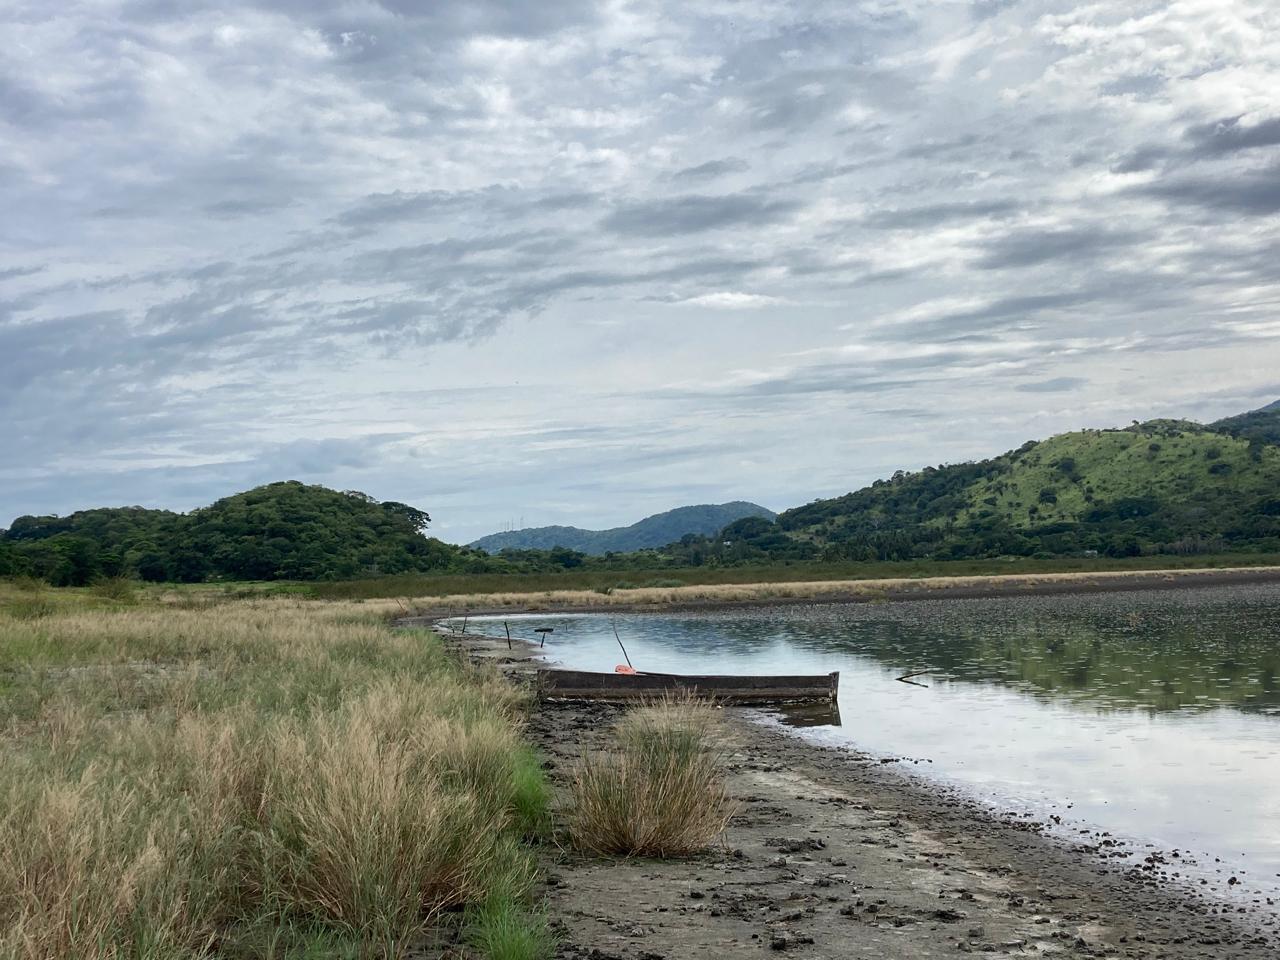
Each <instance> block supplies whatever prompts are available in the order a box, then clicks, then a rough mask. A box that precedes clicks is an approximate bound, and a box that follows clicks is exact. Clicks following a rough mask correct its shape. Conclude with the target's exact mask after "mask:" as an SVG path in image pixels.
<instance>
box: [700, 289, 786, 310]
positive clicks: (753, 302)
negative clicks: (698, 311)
mask: <svg viewBox="0 0 1280 960" xmlns="http://www.w3.org/2000/svg"><path fill="white" fill-rule="evenodd" d="M678 302H679V303H687V304H692V305H693V306H695V307H714V308H716V309H718V310H754V309H757V308H759V307H770V306H775V305H776V304H779V303H782V302H783V301H782V300H780V299H778V298H777V297H769V296H765V295H764V294H762V293H740V292H738V291H736V290H719V291H717V292H715V293H702V294H699V295H698V296H696V297H688V298H686V299H684V300H680V301H678Z"/></svg>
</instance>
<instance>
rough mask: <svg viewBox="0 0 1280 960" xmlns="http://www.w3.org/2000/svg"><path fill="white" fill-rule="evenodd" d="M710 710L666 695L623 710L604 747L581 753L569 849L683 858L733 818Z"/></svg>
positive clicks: (713, 714) (573, 789)
mask: <svg viewBox="0 0 1280 960" xmlns="http://www.w3.org/2000/svg"><path fill="white" fill-rule="evenodd" d="M717 727H718V725H717V722H716V712H715V707H714V706H713V705H711V704H708V703H705V702H699V701H696V700H693V699H692V698H688V697H683V698H669V699H665V700H661V701H658V702H655V703H652V704H649V705H647V706H643V707H639V708H637V709H635V710H633V711H632V712H631V713H629V714H628V715H627V716H625V717H624V718H623V720H622V721H621V722H620V723H619V724H618V725H617V727H616V728H615V730H614V743H613V745H612V747H611V749H608V750H605V751H603V752H600V753H597V754H594V755H591V756H588V757H585V758H584V759H583V760H581V761H580V762H579V763H578V765H577V767H576V768H575V770H574V773H573V780H572V783H571V787H570V793H571V810H570V825H569V826H570V835H571V837H572V840H573V843H574V845H575V846H577V847H579V848H580V849H582V850H585V851H587V852H590V853H595V854H603V855H624V856H625V855H637V856H648V857H672V856H687V855H690V854H694V853H697V852H699V851H702V850H705V849H706V848H707V847H708V846H710V845H711V844H712V843H713V842H714V841H715V840H716V838H717V837H719V836H720V835H721V833H723V832H724V828H725V826H726V825H727V824H728V822H729V818H730V817H731V816H732V812H733V811H732V805H731V804H730V802H729V797H728V793H727V791H726V787H725V778H724V763H723V750H724V747H723V743H722V740H721V738H720V736H719V733H718V729H717Z"/></svg>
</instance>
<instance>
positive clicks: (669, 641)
mask: <svg viewBox="0 0 1280 960" xmlns="http://www.w3.org/2000/svg"><path fill="white" fill-rule="evenodd" d="M503 619H506V620H507V621H508V622H509V623H510V625H511V629H512V631H513V632H514V633H516V634H518V635H520V636H526V637H531V636H534V634H533V631H534V629H536V628H538V627H551V628H553V629H554V633H552V634H550V639H549V640H548V641H547V646H546V654H547V657H548V659H550V660H551V661H553V662H554V663H557V664H560V665H563V666H566V667H571V668H574V669H587V670H604V671H612V669H613V667H614V666H615V664H617V663H620V662H622V654H621V652H620V651H619V649H618V645H617V641H616V640H615V638H614V627H615V626H616V628H617V630H618V632H619V634H620V636H621V638H622V640H623V641H624V642H625V643H626V646H627V650H628V652H629V654H630V657H631V660H632V662H633V663H634V664H635V665H636V667H637V668H638V669H641V670H646V669H647V670H655V671H664V672H689V673H729V674H747V673H753V674H759V673H825V672H828V671H830V670H839V671H840V672H841V683H840V715H841V725H840V726H838V727H837V726H830V725H827V726H816V727H797V728H795V733H796V735H797V736H803V737H806V738H810V739H813V740H817V741H820V742H822V743H825V744H829V745H838V746H844V747H848V748H850V749H854V750H857V751H860V752H864V753H869V754H872V755H876V756H881V757H884V758H886V759H887V758H898V759H899V760H904V761H907V762H905V763H900V764H899V766H901V767H903V768H905V769H906V770H907V771H908V772H909V773H910V774H911V775H913V776H920V777H923V778H925V779H927V780H931V781H935V782H941V783H944V784H946V785H948V786H952V787H957V788H960V789H962V790H963V791H965V792H966V793H968V794H970V795H972V796H975V797H977V798H979V799H982V800H984V801H987V802H988V803H990V804H992V805H993V806H995V807H997V808H999V809H1001V810H1005V811H1011V812H1016V813H1019V814H1021V815H1026V816H1032V817H1036V818H1038V819H1043V820H1046V821H1047V822H1054V821H1053V820H1051V818H1057V820H1060V825H1059V826H1058V827H1056V828H1055V830H1056V831H1057V832H1059V833H1061V834H1064V835H1077V836H1078V835H1079V834H1080V833H1081V832H1088V834H1089V835H1090V836H1096V835H1097V834H1102V833H1109V834H1112V835H1113V836H1116V837H1121V838H1127V839H1128V840H1130V841H1132V842H1133V843H1134V844H1135V845H1136V846H1137V848H1138V849H1137V851H1136V854H1135V856H1140V855H1141V852H1142V850H1143V849H1147V848H1149V847H1155V848H1158V849H1160V850H1163V851H1166V852H1171V851H1174V850H1177V851H1178V852H1179V857H1178V858H1177V859H1178V863H1179V868H1180V872H1182V873H1183V876H1192V877H1196V878H1198V879H1200V880H1206V881H1207V884H1208V885H1210V886H1212V887H1214V888H1217V887H1218V886H1219V885H1221V884H1226V882H1227V881H1228V879H1229V878H1231V877H1234V878H1236V879H1237V881H1238V883H1237V884H1232V885H1231V886H1232V888H1233V889H1232V892H1233V893H1234V894H1235V895H1237V896H1240V895H1246V896H1254V897H1265V896H1271V897H1273V898H1276V895H1277V891H1280V880H1278V879H1277V878H1278V877H1280V585H1274V584H1264V585H1252V586H1235V587H1209V588H1190V589H1186V590H1177V591H1133V592H1125V593H1109V594H1079V595H1067V596H1063V595H1057V596H1043V597H1015V598H1001V599H984V600H956V599H939V600H920V601H906V602H895V603H879V604H877V603H859V604H850V603H845V604H811V605H802V606H778V607H753V608H750V609H733V610H723V611H708V612H695V613H687V612H680V613H643V614H640V613H626V614H617V615H600V614H582V615H563V614H547V615H525V616H521V617H506V618H501V617H498V618H472V620H471V622H472V624H481V623H484V622H485V621H486V620H488V621H490V622H489V624H488V625H487V626H482V627H480V629H481V630H483V631H484V632H489V633H497V634H499V635H501V632H502V627H501V623H500V621H501V620H503ZM494 621H497V622H494ZM917 673H918V674H920V675H919V676H915V677H913V679H914V680H916V681H917V682H918V683H919V684H923V685H922V686H915V685H911V684H906V683H902V682H898V681H897V680H896V679H895V678H897V677H899V676H902V675H904V674H917ZM1135 862H1136V861H1135ZM1184 867H1185V869H1183V868H1184Z"/></svg>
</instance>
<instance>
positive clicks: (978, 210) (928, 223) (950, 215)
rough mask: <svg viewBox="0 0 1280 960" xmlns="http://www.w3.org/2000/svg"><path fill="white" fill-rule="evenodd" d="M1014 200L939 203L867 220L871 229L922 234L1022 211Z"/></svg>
mask: <svg viewBox="0 0 1280 960" xmlns="http://www.w3.org/2000/svg"><path fill="white" fill-rule="evenodd" d="M1018 209H1019V207H1018V204H1017V203H1016V202H1015V201H1013V200H975V201H971V202H968V203H935V204H932V205H930V206H924V207H906V208H902V209H895V210H877V211H876V212H875V213H872V214H870V215H869V216H867V217H866V219H865V220H864V223H866V225H867V226H869V227H880V228H884V229H888V230H919V229H923V228H927V227H936V226H939V225H941V224H944V223H949V222H952V221H956V220H981V219H986V218H989V217H1004V216H1009V215H1012V214H1014V213H1016V212H1017V211H1018Z"/></svg>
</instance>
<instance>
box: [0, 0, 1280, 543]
mask: <svg viewBox="0 0 1280 960" xmlns="http://www.w3.org/2000/svg"><path fill="white" fill-rule="evenodd" d="M47 6H48V5H47V4H43V5H42V4H39V3H36V2H35V0H17V2H16V3H10V4H8V5H7V6H6V8H5V10H4V12H3V13H0V27H2V28H3V29H4V30H5V36H6V38H7V39H8V40H9V43H8V44H7V47H6V57H5V61H4V63H3V65H2V66H0V128H2V131H0V136H2V137H3V139H4V140H5V142H6V143H7V144H8V145H9V147H10V148H9V149H7V150H6V151H5V155H4V159H3V160H2V161H0V209H3V210H4V212H5V213H4V215H5V229H4V236H3V238H2V239H0V285H2V286H3V288H4V290H3V294H0V448H2V449H5V450H14V451H21V457H19V458H16V459H15V458H10V459H9V460H8V461H6V462H4V463H2V464H0V517H3V515H4V514H5V513H9V514H14V513H18V512H43V511H47V510H51V509H53V510H60V511H65V510H67V509H73V508H75V507H81V506H88V505H92V504H94V503H102V502H108V503H109V502H118V501H120V500H125V501H136V500H139V499H142V500H145V501H146V502H148V503H151V504H155V505H161V506H179V507H191V506H195V505H198V504H200V503H207V502H209V501H210V500H212V499H214V498H215V497H217V496H221V495H224V494H226V493H228V492H230V490H232V489H235V488H236V487H238V486H244V485H248V484H250V483H257V482H263V481H266V480H274V479H281V478H283V477H285V476H291V477H295V478H298V479H303V480H307V479H312V480H322V481H323V482H326V483H330V484H332V485H335V486H353V487H359V488H362V489H368V490H369V491H370V492H371V493H374V494H375V495H380V496H383V497H387V498H391V499H400V500H405V501H408V502H414V503H419V504H421V505H422V506H424V507H427V508H428V509H431V512H432V514H433V515H434V516H437V518H438V522H439V525H440V526H439V527H438V528H437V529H447V530H449V531H450V536H454V535H456V536H457V537H459V538H462V539H470V538H471V537H473V536H475V535H479V534H483V533H486V532H490V528H491V527H492V526H493V525H494V524H495V522H496V521H497V520H499V519H505V518H507V517H508V516H509V515H510V514H512V513H516V514H519V513H520V512H523V513H525V514H526V515H527V518H528V519H530V520H534V518H535V517H536V522H539V523H541V522H570V523H573V522H581V521H582V520H583V517H582V516H581V513H582V512H583V511H587V512H590V513H591V519H592V522H599V523H600V524H602V525H609V524H611V523H615V522H617V523H627V522H631V521H633V520H635V519H636V518H637V515H639V514H640V513H642V512H644V511H645V509H646V507H647V506H648V505H652V506H653V507H654V508H655V509H657V508H662V507H668V506H671V505H672V503H675V502H679V501H680V500H681V499H683V498H684V497H685V496H688V497H693V498H695V499H698V500H706V499H731V498H733V497H735V496H740V497H746V498H748V499H762V500H765V501H766V502H769V503H770V504H771V505H773V506H778V507H785V506H788V505H790V504H793V503H797V502H804V501H806V500H809V499H811V498H812V497H813V496H817V495H819V494H823V493H840V492H844V491H845V490H847V489H849V488H851V487H856V486H858V485H859V484H860V483H862V482H866V481H867V480H871V479H874V478H875V476H876V475H877V473H876V471H878V470H881V469H885V470H887V471H888V472H892V470H893V469H896V468H897V467H899V466H902V467H910V466H912V465H918V464H921V463H926V462H934V463H936V462H938V460H939V459H963V458H966V457H970V456H976V455H985V454H988V453H991V452H994V451H997V450H999V449H1002V448H1003V447H1004V446H1008V445H1015V444H1016V443H1018V442H1021V441H1022V440H1023V439H1025V438H1026V437H1027V436H1034V435H1043V434H1045V433H1049V432H1052V431H1054V430H1057V429H1061V428H1063V427H1064V426H1070V427H1078V426H1079V425H1080V424H1081V423H1082V422H1088V423H1091V424H1097V425H1106V424H1108V423H1114V422H1122V423H1123V422H1128V421H1129V420H1131V419H1133V418H1134V417H1145V416H1149V415H1155V414H1156V413H1158V414H1159V415H1167V414H1169V413H1171V412H1176V410H1177V409H1179V407H1180V406H1185V407H1186V408H1187V409H1197V410H1199V409H1202V408H1203V409H1205V410H1210V409H1212V410H1213V411H1216V412H1217V413H1218V415H1222V414H1225V413H1229V412H1232V408H1231V405H1232V404H1237V403H1239V398H1240V397H1243V396H1246V395H1252V393H1250V391H1254V390H1263V389H1264V388H1266V387H1268V385H1270V383H1271V382H1270V381H1269V380H1267V375H1266V371H1265V370H1263V369H1262V368H1261V367H1260V366H1259V364H1258V359H1257V358H1258V357H1259V356H1260V355H1262V354H1263V352H1264V350H1266V349H1269V348H1270V347H1271V346H1273V345H1274V343H1275V341H1276V337H1277V334H1280V330H1277V324H1276V322H1275V320H1274V303H1275V302H1276V298H1277V296H1280V266H1277V262H1276V258H1275V256H1274V250H1275V249H1276V246H1277V242H1280V224H1278V223H1277V222H1276V219H1275V216H1274V215H1275V214H1276V213H1277V212H1280V187H1277V184H1278V183H1280V167H1277V163H1276V161H1277V158H1276V156H1275V153H1276V150H1277V148H1280V132H1278V131H1280V127H1277V123H1278V122H1280V121H1277V119H1276V116H1277V115H1276V110H1275V108H1274V91H1275V89H1277V85H1278V84H1280V57H1278V56H1277V51H1276V48H1275V45H1274V44H1267V43H1265V42H1263V41H1262V40H1260V39H1259V38H1265V37H1269V36H1274V35H1276V32H1277V29H1280V23H1278V22H1277V20H1276V14H1275V13H1274V11H1273V10H1272V9H1271V7H1269V6H1268V5H1266V4H1252V5H1250V4H1236V5H1227V6H1224V5H1222V4H1216V5H1215V4H1203V3H1189V4H1168V3H1161V2H1160V0H1135V2H1133V3H1128V4H1119V5H1117V4H1112V5H1106V4H1085V3H1074V2H1070V0H1066V2H1063V3H1058V4H1054V5H1051V7H1052V9H1049V8H1047V7H1045V5H1044V4H1041V3H1035V2H1031V0H997V2H983V3H979V4H973V5H971V6H970V7H968V8H966V9H953V8H951V7H948V6H946V5H938V4H905V5H904V4H896V5H885V4H847V3H834V2H825V0H823V2H819V3H813V4H777V3H764V4H753V5H749V6H743V5H741V4H739V5H732V9H730V7H728V6H725V5H723V4H688V3H667V2H665V0H662V2H658V3H656V4H653V5H649V6H643V5H642V6H636V5H626V4H622V5H619V4H598V3H588V2H586V0H570V2H566V3H556V4H529V3H517V2H514V0H479V2H477V3H472V4H440V3H435V4H430V3H428V4H424V3H415V2H410V0H379V2H359V3H351V2H346V0H317V2H307V0H244V2H240V3H236V4H232V5H230V6H228V5H227V4H225V3H215V2H213V0H191V2H186V3H177V2H173V0H143V2H126V0H101V2H97V3H93V4H73V5H69V6H67V7H66V9H60V10H59V15H58V16H57V17H50V16H48V12H47V10H46V9H45V8H46V7H47ZM264 65H269V68H268V67H264ZM672 304H684V305H688V306H690V307H693V308H694V309H685V310H681V309H670V308H669V305H672ZM1228 380H1230V381H1231V382H1233V383H1237V384H1238V389H1233V392H1232V393H1231V395H1229V396H1228V395H1226V394H1223V393H1221V392H1220V384H1221V383H1222V382H1226V381H1228ZM1051 386H1052V387H1053V390H1052V391H1051V390H1050V389H1049V388H1050V387H1051ZM1086 386H1087V389H1085V387H1086ZM1028 391H1030V392H1031V393H1035V392H1041V393H1043V394H1044V395H1045V396H1049V397H1052V396H1055V395H1056V394H1057V393H1063V394H1064V395H1065V394H1066V393H1067V392H1072V398H1073V403H1072V404H1071V409H1070V410H1058V409H1053V406H1054V405H1052V404H1027V403H1026V402H1025V401H1026V399H1027V398H1028ZM1215 391H1216V392H1215ZM922 393H924V394H925V395H927V396H928V399H929V402H928V403H927V404H923V403H922V402H921V400H920V396H921V395H922ZM1206 398H1207V399H1206ZM1255 405H1256V404H1255ZM922 407H927V408H928V409H929V410H931V411H944V414H945V415H940V417H939V419H936V420H934V419H928V418H913V419H911V420H910V425H911V429H910V430H897V429H893V428H892V426H890V427H886V422H888V423H889V424H892V423H894V422H895V418H897V417H902V418H904V419H905V418H906V417H907V416H908V414H906V413H901V412H902V411H911V410H917V411H918V410H920V409H921V408H922ZM1032 408H1035V409H1032ZM894 411H898V412H899V413H894ZM886 417H887V418H889V419H888V421H886V419H885V418H886ZM815 450H820V451H821V456H815V454H814V451H815ZM441 464H444V465H447V467H446V468H445V469H441V466H440V465H441ZM713 492H714V494H715V495H714V497H713V496H712V493H713ZM770 498H772V499H770Z"/></svg>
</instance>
